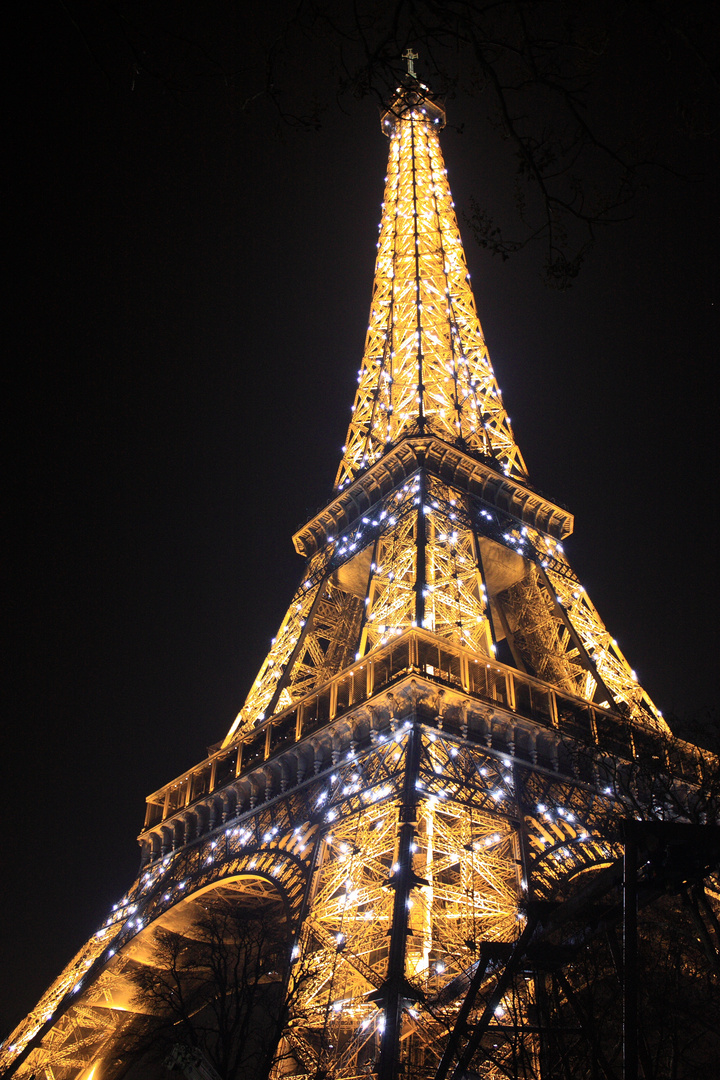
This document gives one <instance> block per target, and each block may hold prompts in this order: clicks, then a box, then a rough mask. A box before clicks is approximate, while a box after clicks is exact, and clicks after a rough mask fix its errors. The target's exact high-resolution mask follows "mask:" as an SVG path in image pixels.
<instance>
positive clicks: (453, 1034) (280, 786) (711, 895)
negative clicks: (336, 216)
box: [0, 75, 720, 1080]
mask: <svg viewBox="0 0 720 1080" xmlns="http://www.w3.org/2000/svg"><path fill="white" fill-rule="evenodd" d="M443 124H444V111H443V109H442V107H441V105H440V104H439V103H438V102H437V100H435V99H434V98H433V97H432V95H431V94H430V93H429V91H428V90H427V88H426V87H424V86H423V85H422V84H421V83H419V82H418V81H417V79H416V78H415V77H414V76H412V75H409V76H408V78H407V80H406V82H405V83H404V84H403V85H402V86H401V87H400V88H399V89H398V92H397V95H396V97H395V99H394V101H393V102H392V104H391V106H390V107H389V109H388V111H387V112H386V113H385V114H384V116H383V118H382V127H383V130H384V132H385V134H386V135H387V136H388V137H389V140H390V152H389V164H388V175H387V180H386V190H385V201H384V203H383V212H382V220H381V223H380V236H379V241H378V256H377V263H376V270H375V281H374V287H373V299H372V306H371V313H370V323H369V329H368V335H367V340H366V346H365V352H364V355H363V360H362V365H361V368H360V372H359V376H358V390H357V395H356V398H355V403H354V405H353V416H352V420H351V424H350V428H349V431H348V436H347V441H346V446H345V448H344V450H343V458H342V461H341V464H340V469H339V472H338V476H337V481H336V487H335V490H334V493H333V496H332V499H331V501H330V502H329V503H328V505H327V506H326V507H324V508H323V510H321V511H320V512H319V513H318V514H317V515H315V517H313V518H312V520H311V521H309V522H308V523H307V524H306V525H305V526H304V527H303V528H302V529H300V530H299V531H298V533H297V534H296V536H295V538H294V542H295V546H296V548H297V550H298V552H299V553H300V554H302V555H303V556H304V557H305V558H306V560H307V562H306V568H305V572H304V574H303V576H302V578H301V581H300V584H299V586H298V589H297V590H296V592H295V594H294V596H293V598H292V601H291V603H290V606H289V608H288V611H287V614H286V615H285V618H284V619H283V621H282V624H281V626H280V628H279V630H278V632H277V634H276V636H275V638H274V639H273V642H272V645H271V648H270V651H269V653H268V655H267V658H266V659H265V661H264V663H263V665H262V667H261V669H260V671H259V673H258V676H257V678H256V680H255V681H254V683H253V685H252V687H251V689H250V692H249V694H248V697H247V699H246V701H245V703H244V705H243V707H242V709H241V710H240V713H239V714H238V717H237V719H236V720H235V722H234V723H233V725H232V726H231V728H230V731H229V732H228V734H227V736H226V737H225V739H224V741H223V742H222V743H219V744H218V745H217V747H216V748H215V749H214V750H213V751H212V752H211V753H210V754H209V755H208V757H206V758H205V759H203V760H202V761H200V762H199V763H198V764H197V765H196V766H194V767H193V768H192V769H190V770H188V771H187V772H185V773H183V774H182V775H181V776H179V777H177V778H176V779H174V780H172V781H171V782H170V783H168V784H166V785H164V786H163V787H162V788H160V789H159V790H158V791H156V792H154V793H152V794H151V795H150V796H149V797H148V800H147V809H146V817H145V823H144V827H143V830H142V832H141V834H140V838H139V839H140V845H141V850H142V869H141V873H140V875H139V877H138V879H137V881H135V882H134V884H133V885H132V886H131V888H130V889H129V890H128V892H127V894H126V895H125V896H124V897H122V898H121V900H120V901H119V902H118V903H117V904H116V905H114V907H113V910H112V911H111V912H109V913H108V917H107V919H106V921H105V922H104V923H103V925H102V926H101V927H100V928H99V929H98V931H97V933H96V934H95V935H94V936H93V937H92V938H91V939H90V940H89V941H88V942H87V943H86V944H85V945H84V946H83V948H82V950H81V951H80V952H79V953H78V955H77V956H76V957H75V958H74V959H73V960H72V961H71V962H70V964H69V965H68V966H67V968H66V969H65V971H64V972H63V973H62V974H61V975H60V976H59V978H58V979H57V980H56V981H55V982H54V983H53V985H52V986H51V987H50V988H49V989H48V991H47V993H46V994H45V995H44V997H43V998H42V1000H41V1001H40V1003H39V1004H38V1006H37V1007H36V1009H34V1010H33V1012H32V1013H31V1014H30V1015H29V1016H28V1017H27V1018H26V1020H25V1021H24V1022H23V1023H22V1024H21V1025H20V1026H19V1027H18V1029H17V1030H16V1031H15V1032H14V1033H13V1034H12V1035H11V1036H10V1038H9V1039H8V1040H6V1042H5V1043H4V1044H3V1045H2V1047H0V1066H1V1067H2V1068H3V1069H4V1070H5V1075H9V1076H17V1077H19V1078H26V1080H30V1078H31V1077H34V1078H38V1077H43V1078H48V1080H112V1078H113V1077H115V1076H118V1077H119V1076H120V1075H122V1073H121V1072H119V1071H118V1070H119V1068H120V1066H119V1065H118V1064H117V1052H116V1051H117V1047H118V1046H120V1045H121V1042H122V1039H123V1038H124V1037H125V1036H126V1035H127V1034H128V1033H130V1034H132V1032H133V1031H134V1030H135V1028H136V1027H137V1026H138V1025H140V1024H141V1022H142V1020H143V1018H144V1017H145V1012H146V1010H147V1009H148V1008H149V1006H148V1005H147V1002H145V1003H143V1000H142V998H141V997H139V996H138V993H137V978H136V976H137V972H138V971H139V970H142V969H143V968H145V969H147V968H150V969H153V967H154V966H157V965H158V963H159V961H158V955H159V954H158V947H157V943H158V941H159V940H160V937H159V935H161V933H162V932H165V931H168V932H169V931H172V933H174V934H176V935H178V934H179V935H180V936H181V937H182V935H186V936H187V938H188V939H191V938H192V936H193V934H194V933H195V928H196V926H197V924H198V920H199V919H201V917H202V912H203V910H204V908H203V905H204V904H205V899H206V898H208V897H221V898H222V900H223V903H225V904H230V905H233V904H235V905H244V906H245V907H246V908H248V909H252V908H253V906H256V907H258V908H263V909H266V908H267V905H268V904H270V903H273V904H275V908H274V909H273V910H276V912H277V919H278V925H280V926H281V927H282V933H283V935H284V936H285V938H286V962H285V964H284V966H283V965H280V967H279V968H278V969H277V970H274V971H273V972H272V973H268V975H267V978H268V979H274V980H276V982H277V983H278V985H279V986H280V987H281V989H282V993H283V995H284V998H283V1000H284V1001H285V1003H286V1008H287V1022H286V1023H285V1025H284V1027H283V1030H282V1032H281V1034H280V1036H279V1041H278V1043H277V1046H276V1047H275V1050H276V1053H275V1058H274V1062H275V1064H274V1065H273V1066H272V1068H271V1073H272V1080H320V1078H333V1080H360V1078H365V1077H368V1076H370V1077H372V1076H375V1077H377V1080H405V1078H408V1080H409V1078H413V1080H416V1078H417V1080H448V1078H452V1080H463V1078H465V1077H467V1076H478V1077H482V1078H488V1080H499V1078H500V1077H510V1078H516V1077H517V1078H518V1080H519V1078H527V1080H531V1078H532V1080H555V1078H556V1077H569V1076H588V1077H593V1078H594V1077H601V1076H602V1077H605V1078H606V1080H613V1078H617V1080H619V1077H620V1075H621V1072H622V1071H623V1070H624V1077H625V1078H626V1080H635V1078H636V1077H637V1076H638V1063H640V1065H641V1067H642V1069H643V1071H644V1075H645V1078H646V1080H649V1078H650V1077H651V1076H655V1075H657V1076H658V1077H660V1076H664V1075H666V1074H665V1073H664V1072H662V1068H665V1064H663V1063H665V1062H666V1060H669V1058H668V1055H669V1054H670V1055H672V1053H674V1052H675V1051H674V1050H672V1049H671V1050H668V1040H670V1041H672V1040H671V1037H670V1036H669V1035H667V1034H664V1032H665V1028H663V1025H662V1024H660V1023H659V1021H658V1022H657V1023H656V1025H655V1027H653V1028H651V1026H650V1024H649V1021H648V1024H647V1025H646V1029H647V1034H644V1035H643V1037H642V1038H641V1037H640V1036H639V1035H638V1032H639V1025H638V1022H637V1008H638V1001H641V1003H642V1000H645V999H647V1001H649V1000H650V999H649V998H648V991H647V989H645V990H643V991H642V992H641V987H640V986H639V976H638V971H639V967H638V965H639V963H640V962H641V959H642V957H641V958H640V959H638V957H639V955H640V954H639V953H638V941H641V939H642V940H644V941H651V940H653V941H658V942H668V943H669V942H670V941H671V935H670V931H668V930H667V926H670V925H672V926H679V925H680V922H681V920H680V916H679V915H678V914H677V910H679V909H677V910H676V909H673V911H672V912H671V913H670V914H668V912H667V911H665V909H664V908H663V904H666V905H667V902H668V901H667V899H666V897H667V895H673V896H679V897H681V898H682V900H681V901H678V903H681V906H682V911H683V912H684V913H685V914H684V916H683V917H684V918H685V919H686V921H687V920H689V925H690V924H691V925H692V941H691V942H690V944H688V946H687V949H686V952H685V953H683V954H682V956H681V960H680V961H679V962H678V964H677V965H676V969H674V975H673V978H675V979H676V981H679V984H682V993H683V995H684V999H686V1000H688V1001H692V1000H693V999H692V994H693V993H699V990H698V987H702V986H707V987H714V988H715V990H717V981H718V978H719V977H720V959H719V958H718V957H719V955H720V953H719V951H718V946H719V945H720V923H718V914H717V912H718V908H717V903H718V900H719V899H720V896H719V894H718V891H717V878H716V877H713V874H714V873H715V871H716V868H717V863H718V857H719V854H720V852H719V851H718V841H717V837H716V832H717V830H716V829H715V827H714V826H715V823H716V822H717V806H718V797H719V796H720V773H719V770H718V764H717V760H716V759H715V758H714V757H713V756H712V755H711V754H709V753H707V752H706V751H702V750H700V749H698V748H696V747H693V746H690V745H688V744H686V743H682V742H680V741H679V740H677V739H674V738H673V737H672V736H671V734H670V732H669V729H668V727H667V725H666V724H665V722H664V720H663V719H662V716H661V714H660V713H659V712H658V710H657V709H656V708H655V706H654V705H653V703H652V702H651V701H650V699H649V698H648V696H647V694H646V693H645V692H644V691H643V689H642V688H641V687H640V686H639V685H638V682H637V679H636V678H635V675H634V672H633V671H632V670H631V668H630V666H629V664H628V663H627V661H626V660H625V658H624V656H623V654H622V653H621V651H620V649H619V648H618V646H617V643H616V642H615V641H614V640H613V638H612V637H611V636H610V634H609V632H608V631H607V629H606V628H605V626H604V624H603V622H602V620H601V619H600V616H599V614H598V612H597V611H596V609H595V608H594V606H593V605H592V603H591V601H590V599H589V597H588V596H587V593H586V592H585V590H584V588H583V587H582V585H581V583H580V582H579V580H578V578H577V576H576V575H575V573H574V572H573V570H572V568H571V567H570V565H569V563H568V561H567V558H566V555H565V552H564V549H563V541H564V539H565V538H566V537H567V536H568V535H569V534H570V533H571V531H572V526H573V521H572V516H571V515H570V514H569V512H568V511H567V510H565V509H564V508H563V507H562V506H559V505H557V504H555V503H553V502H551V501H550V500H548V499H547V498H545V497H544V496H543V495H541V494H540V493H539V492H537V491H536V490H535V489H534V488H533V487H532V486H531V484H530V483H529V481H528V478H527V472H526V468H525V465H524V462H523V459H522V457H521V455H520V452H519V450H518V448H517V445H516V443H515V439H514V436H513V434H512V430H511V427H510V421H509V419H508V417H507V413H506V411H505V408H504V405H503V404H502V399H501V395H500V391H499V388H498V386H497V383H496V381H495V377H494V374H493V371H492V366H491V364H490V360H489V356H488V353H487V349H486V346H485V343H484V340H483V337H482V331H481V329H480V324H479V321H478V318H477V314H476V311H475V301H474V298H473V295H472V291H471V288H470V283H469V275H468V273H467V266H466V263H465V256H464V253H463V250H462V243H461V240H460V234H459V231H458V227H457V221H456V218H455V214H454V210H453V205H452V196H451V194H450V188H449V185H448V181H447V175H446V170H445V168H444V164H443V160H442V155H441V151H440V146H439V142H438V131H439V129H441V128H442V126H443ZM678 830H680V831H679V832H678ZM663 911H665V914H664V915H663ZM638 912H639V913H640V914H639V915H638ZM644 912H660V914H659V915H655V914H653V915H652V918H654V919H656V920H657V921H656V923H655V924H653V927H652V933H650V932H648V933H647V934H645V937H644V938H643V932H642V927H641V928H640V929H638V925H639V924H638V919H640V923H641V924H642V920H643V919H644V918H646V916H645V915H644V914H643V913H644ZM647 918H650V915H648V916H647ZM663 918H664V919H665V922H663V921H662V920H663ZM673 920H674V921H673ZM664 928H665V929H664ZM663 935H665V936H663ZM698 943H699V944H698ZM663 947H664V946H663ZM669 952H672V948H671V947H670V945H668V947H667V948H665V954H667V953H669ZM656 959H657V962H658V963H661V962H663V963H664V962H665V959H666V956H658V957H656ZM643 993H644V994H645V999H643ZM647 1001H646V1009H647V1010H648V1013H647V1015H649V1010H650V1005H649V1004H647ZM619 1003H621V1004H619ZM654 1007H655V1006H653V1008H654ZM633 1009H634V1010H635V1011H634V1012H633ZM697 1012H698V1010H695V1013H697ZM621 1013H622V1015H621ZM695 1020H696V1017H695V1016H693V1015H689V1017H688V1018H687V1019H686V1020H685V1021H684V1022H685V1023H686V1025H687V1030H688V1031H692V1030H694V1028H693V1023H695ZM705 1026H706V1028H707V1027H711V1026H712V1025H711V1024H710V1022H709V1021H708V1023H706V1025H705ZM665 1027H667V1025H665ZM718 1028H720V1024H718ZM618 1032H619V1033H620V1034H618ZM673 1045H674V1044H673ZM719 1052H720V1051H719ZM180 1057H182V1055H180ZM691 1057H692V1056H691ZM178 1060H179V1059H178ZM688 1060H691V1059H690V1058H688ZM673 1061H675V1059H673ZM692 1062H694V1063H695V1064H694V1065H693V1066H692V1067H694V1068H696V1072H697V1069H698V1068H700V1065H698V1064H697V1063H698V1062H700V1064H702V1059H701V1058H698V1057H697V1056H696V1057H694V1058H692ZM672 1068H673V1069H675V1072H673V1073H672V1075H673V1076H676V1077H677V1078H678V1080H684V1077H685V1076H686V1075H692V1073H688V1072H685V1073H683V1072H682V1069H681V1068H680V1066H679V1065H677V1062H675V1063H674V1064H673V1065H672ZM633 1070H634V1071H633ZM653 1070H655V1071H653ZM130 1075H132V1074H130ZM138 1075H139V1074H138ZM143 1075H144V1074H143ZM668 1075H670V1074H669V1073H668ZM258 1080H265V1077H258Z"/></svg>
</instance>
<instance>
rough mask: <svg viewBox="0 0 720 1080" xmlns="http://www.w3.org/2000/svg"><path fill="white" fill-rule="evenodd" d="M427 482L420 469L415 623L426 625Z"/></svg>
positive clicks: (416, 541) (416, 544) (420, 625)
mask: <svg viewBox="0 0 720 1080" xmlns="http://www.w3.org/2000/svg"><path fill="white" fill-rule="evenodd" d="M426 488H427V484H426V482H425V473H424V471H423V470H422V469H421V470H420V484H419V489H420V505H419V506H418V509H417V537H416V540H415V558H416V563H415V623H416V625H417V626H419V627H421V628H422V627H423V626H424V625H425V587H426V580H425V578H426V574H427V523H426V521H425V496H426V494H427V491H426Z"/></svg>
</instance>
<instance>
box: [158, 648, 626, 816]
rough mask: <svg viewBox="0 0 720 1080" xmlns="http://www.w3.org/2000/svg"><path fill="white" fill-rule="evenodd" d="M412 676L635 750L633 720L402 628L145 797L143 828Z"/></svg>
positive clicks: (605, 748)
mask: <svg viewBox="0 0 720 1080" xmlns="http://www.w3.org/2000/svg"><path fill="white" fill-rule="evenodd" d="M410 674H416V675H420V676H422V677H423V680H427V681H430V682H432V683H434V684H436V685H437V686H438V689H440V688H448V689H455V690H457V691H461V692H462V693H463V694H466V695H469V696H470V697H471V698H475V699H477V700H478V701H479V702H483V703H485V704H486V705H491V706H494V707H495V708H496V709H497V710H499V711H500V712H501V713H502V714H503V715H504V716H506V717H508V718H510V719H512V717H513V716H514V717H517V718H522V719H525V720H529V721H531V722H532V723H533V724H536V725H540V726H541V727H543V728H547V729H556V730H557V731H558V734H559V735H564V736H567V737H569V738H572V739H574V740H578V741H580V742H584V743H594V744H596V745H597V746H598V747H599V748H600V750H601V751H602V752H605V753H610V754H612V755H614V756H620V757H625V758H630V757H633V756H634V754H635V743H634V739H633V732H634V729H635V725H632V724H630V723H629V722H628V721H626V720H624V719H622V718H621V717H619V716H618V715H617V714H616V713H613V712H610V711H609V710H607V709H603V708H601V707H599V706H597V705H594V704H591V703H590V702H587V701H583V700H582V699H581V698H577V697H574V696H572V695H570V694H565V693H563V692H562V691H560V690H557V689H555V688H553V687H550V686H548V684H547V683H544V682H542V681H541V680H539V679H535V678H533V677H532V676H531V675H526V674H524V673H523V672H520V671H517V670H516V669H515V668H511V667H508V666H507V665H505V664H501V663H499V662H498V661H496V660H494V659H492V658H490V657H481V656H478V655H477V653H473V652H470V651H469V650H467V649H463V648H462V647H461V646H458V645H455V644H453V643H451V642H445V641H443V640H442V639H440V638H438V637H436V636H435V635H432V634H429V633H427V632H426V631H423V630H418V629H413V630H408V631H406V632H405V633H403V634H402V635H400V636H398V637H397V638H395V639H394V640H393V641H391V642H389V643H388V644H386V645H384V646H382V647H381V648H378V649H375V650H374V651H373V652H372V653H369V654H368V655H367V656H365V657H363V658H362V659H361V660H359V661H358V662H357V663H355V664H353V665H352V667H350V668H346V669H345V670H343V671H342V672H340V673H339V674H338V675H336V676H334V677H333V678H332V679H331V680H329V681H328V682H326V683H325V684H324V685H323V686H321V687H318V689H317V690H315V691H314V692H313V693H312V694H309V695H308V696H307V697H305V698H304V699H303V700H302V701H300V702H297V703H296V704H295V705H293V706H291V707H290V708H288V709H285V710H284V711H283V712H280V713H277V714H276V715H275V716H273V717H271V718H270V719H269V720H266V721H265V722H264V723H263V724H261V725H260V726H259V727H258V728H257V729H256V730H255V731H253V732H251V733H250V734H246V735H245V736H244V737H243V738H241V739H239V740H238V741H237V742H235V743H233V744H232V745H231V746H229V747H226V748H224V749H221V750H218V751H216V752H215V753H214V754H212V755H210V756H209V757H208V758H206V760H205V761H202V762H201V763H200V764H199V765H197V766H195V767H194V768H193V769H191V770H190V771H189V772H187V773H185V774H183V775H182V776H180V777H178V778H177V779H176V780H173V781H172V782H171V783H170V784H167V785H166V786H165V787H163V788H161V789H160V790H159V791H156V792H154V794H152V795H150V796H149V797H148V800H147V814H146V819H145V828H146V829H151V828H153V827H154V826H156V825H158V824H160V823H162V822H163V821H166V820H167V819H169V818H171V817H173V816H174V815H177V814H178V813H179V812H182V811H183V810H184V809H185V808H186V807H190V806H191V805H192V804H193V803H195V802H196V801H198V800H202V799H204V798H207V796H208V795H211V794H212V793H213V792H214V791H218V790H219V789H220V788H223V787H225V786H226V785H227V784H228V783H230V782H231V781H232V780H234V779H235V778H237V777H240V776H242V775H243V774H245V773H248V772H250V771H251V770H252V769H257V768H258V766H260V765H262V764H263V763H264V762H266V761H269V760H271V759H272V758H274V757H275V756H276V755H279V754H281V753H282V752H283V751H287V749H288V748H289V747H291V746H293V745H294V744H296V743H298V742H300V741H301V740H303V739H306V738H307V737H308V736H310V735H312V734H314V733H315V732H317V731H319V730H320V729H321V728H323V727H325V726H326V725H327V724H330V723H332V722H333V721H335V720H337V719H339V718H340V717H342V715H343V714H344V713H347V712H350V711H351V710H353V709H355V708H356V707H357V706H359V705H361V704H362V703H364V702H366V701H368V700H370V699H371V698H373V697H374V696H376V695H377V694H378V693H380V692H381V691H382V690H390V688H391V687H392V686H393V685H395V684H396V683H398V682H400V680H402V679H403V678H404V677H406V676H408V675H410Z"/></svg>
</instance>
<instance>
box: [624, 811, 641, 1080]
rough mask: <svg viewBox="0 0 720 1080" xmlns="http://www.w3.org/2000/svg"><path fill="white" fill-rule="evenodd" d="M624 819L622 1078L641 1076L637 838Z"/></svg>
mask: <svg viewBox="0 0 720 1080" xmlns="http://www.w3.org/2000/svg"><path fill="white" fill-rule="evenodd" d="M633 826H634V822H632V821H626V822H625V854H624V856H623V1080H638V1005H637V995H638V985H637V838H636V835H635V829H634V827H633Z"/></svg>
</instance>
